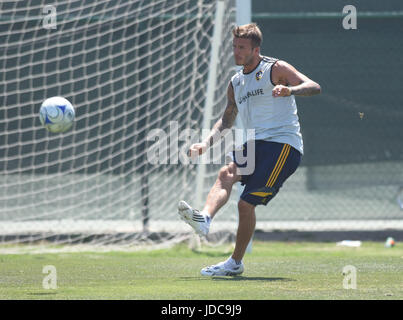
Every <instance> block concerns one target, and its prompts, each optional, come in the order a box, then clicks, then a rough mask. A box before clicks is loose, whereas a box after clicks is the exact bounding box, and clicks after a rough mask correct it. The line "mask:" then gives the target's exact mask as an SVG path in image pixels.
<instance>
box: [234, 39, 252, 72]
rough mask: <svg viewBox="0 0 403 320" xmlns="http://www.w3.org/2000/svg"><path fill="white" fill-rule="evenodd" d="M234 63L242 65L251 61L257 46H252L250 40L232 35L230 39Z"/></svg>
mask: <svg viewBox="0 0 403 320" xmlns="http://www.w3.org/2000/svg"><path fill="white" fill-rule="evenodd" d="M232 48H233V51H234V59H235V64H236V65H237V66H244V65H247V64H250V63H251V62H252V61H253V57H254V55H255V53H256V50H257V48H252V40H251V39H244V38H237V37H234V39H233V41H232Z"/></svg>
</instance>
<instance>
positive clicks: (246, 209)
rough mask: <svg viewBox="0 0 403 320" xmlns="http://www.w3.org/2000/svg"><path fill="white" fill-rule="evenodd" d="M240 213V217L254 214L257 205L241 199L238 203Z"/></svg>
mask: <svg viewBox="0 0 403 320" xmlns="http://www.w3.org/2000/svg"><path fill="white" fill-rule="evenodd" d="M238 211H239V214H240V215H241V214H250V213H253V212H255V205H253V204H250V203H249V202H246V201H245V200H242V199H241V200H239V201H238Z"/></svg>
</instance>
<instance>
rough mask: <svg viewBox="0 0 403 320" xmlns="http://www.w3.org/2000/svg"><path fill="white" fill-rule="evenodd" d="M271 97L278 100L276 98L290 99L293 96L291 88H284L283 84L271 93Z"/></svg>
mask: <svg viewBox="0 0 403 320" xmlns="http://www.w3.org/2000/svg"><path fill="white" fill-rule="evenodd" d="M271 95H272V96H273V97H274V98H276V97H288V96H290V95H291V89H290V88H289V87H286V86H283V85H282V84H279V85H277V86H275V87H274V88H273V90H272V92H271Z"/></svg>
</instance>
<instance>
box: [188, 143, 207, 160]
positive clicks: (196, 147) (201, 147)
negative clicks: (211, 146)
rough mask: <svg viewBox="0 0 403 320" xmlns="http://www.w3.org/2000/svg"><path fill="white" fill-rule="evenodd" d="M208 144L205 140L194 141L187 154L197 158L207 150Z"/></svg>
mask: <svg viewBox="0 0 403 320" xmlns="http://www.w3.org/2000/svg"><path fill="white" fill-rule="evenodd" d="M207 148H208V146H207V143H205V142H199V143H194V144H192V145H191V146H190V148H189V150H188V152H187V155H188V157H190V158H192V159H195V158H196V157H197V156H200V155H202V154H203V153H205V152H206V150H207Z"/></svg>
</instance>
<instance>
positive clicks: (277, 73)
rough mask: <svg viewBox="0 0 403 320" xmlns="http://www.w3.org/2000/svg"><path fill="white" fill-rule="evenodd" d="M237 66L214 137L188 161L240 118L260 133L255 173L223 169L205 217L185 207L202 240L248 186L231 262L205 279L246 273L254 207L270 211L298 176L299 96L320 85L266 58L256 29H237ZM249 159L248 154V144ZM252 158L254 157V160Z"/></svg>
mask: <svg viewBox="0 0 403 320" xmlns="http://www.w3.org/2000/svg"><path fill="white" fill-rule="evenodd" d="M232 33H233V53H234V58H235V63H236V65H239V66H243V68H242V70H240V71H238V72H237V73H236V74H235V75H234V76H233V77H232V78H231V81H230V83H229V85H228V89H227V106H226V109H225V111H224V114H223V116H222V118H221V119H219V120H218V121H217V123H216V124H215V125H214V127H213V129H212V130H211V132H210V135H209V136H208V137H207V139H205V140H204V141H203V142H201V143H196V144H193V145H192V146H191V147H190V150H189V153H188V154H189V155H193V154H199V155H200V154H203V153H204V152H206V150H207V149H208V148H209V147H210V146H211V145H212V144H213V142H215V141H218V140H219V139H218V138H219V137H220V135H221V132H222V131H223V130H224V129H228V128H231V127H232V126H233V124H234V121H235V118H236V116H237V114H238V113H239V115H240V118H241V120H242V124H243V126H244V128H245V129H254V130H255V140H254V142H255V153H254V161H255V169H254V172H253V173H252V174H248V175H242V174H239V170H237V169H238V168H240V167H241V166H240V165H237V161H236V159H234V161H232V162H231V163H229V164H228V165H225V166H224V167H223V168H221V169H220V171H219V173H218V177H217V180H216V182H215V184H214V186H213V187H212V189H211V190H210V192H209V194H208V196H207V200H206V203H205V206H204V208H203V210H202V211H201V212H200V211H199V210H196V209H193V208H192V207H191V206H189V205H188V204H187V203H186V202H185V201H180V202H179V205H178V213H179V215H180V217H181V218H182V220H184V221H185V222H187V223H188V224H189V225H190V226H192V227H193V229H194V230H195V231H196V232H197V233H198V234H199V235H201V236H205V235H207V233H208V231H209V227H210V223H211V220H212V219H213V218H214V216H215V214H216V213H217V211H218V210H219V209H220V208H221V207H222V206H223V205H224V204H225V203H226V202H227V201H228V198H229V196H230V193H231V189H232V186H233V185H234V183H236V182H238V181H240V182H241V183H242V184H243V185H245V188H244V191H243V193H242V194H241V197H240V200H239V202H238V211H239V225H238V230H237V236H236V243H235V249H234V252H233V254H232V256H231V257H229V258H228V259H227V260H226V261H223V262H220V263H218V264H217V265H213V266H209V267H206V268H203V269H202V270H201V274H202V275H206V276H234V275H239V274H241V273H242V272H243V271H244V264H243V262H242V258H243V256H244V254H245V250H246V248H247V246H248V243H249V241H250V239H251V237H252V235H253V232H254V229H255V224H256V218H255V207H256V206H257V205H267V203H268V202H269V201H270V200H271V199H273V197H274V196H275V195H276V194H277V193H278V191H279V189H280V187H281V186H282V185H283V183H284V181H285V180H286V179H287V178H288V177H289V176H290V175H291V174H293V173H294V172H295V170H296V169H297V167H298V165H299V163H300V161H301V157H302V155H303V141H302V136H301V133H300V125H299V120H298V116H297V106H296V103H295V98H294V96H296V95H298V96H311V95H315V94H319V93H320V91H321V88H320V86H319V84H317V83H316V82H314V81H312V80H311V79H309V78H308V77H307V76H305V75H303V74H302V73H300V72H298V71H297V70H296V69H295V68H294V67H293V66H292V65H290V64H289V63H287V62H285V61H281V60H278V59H274V58H269V57H265V56H262V55H261V54H260V45H261V42H262V33H261V31H260V30H259V28H258V26H257V25H256V24H254V23H251V24H247V25H243V26H238V27H236V28H234V29H233V31H232ZM243 152H244V153H246V154H247V147H246V144H245V145H244V150H243ZM249 156H250V155H249Z"/></svg>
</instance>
